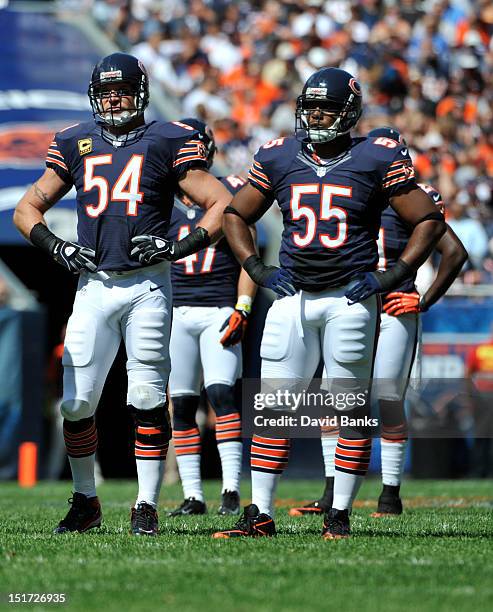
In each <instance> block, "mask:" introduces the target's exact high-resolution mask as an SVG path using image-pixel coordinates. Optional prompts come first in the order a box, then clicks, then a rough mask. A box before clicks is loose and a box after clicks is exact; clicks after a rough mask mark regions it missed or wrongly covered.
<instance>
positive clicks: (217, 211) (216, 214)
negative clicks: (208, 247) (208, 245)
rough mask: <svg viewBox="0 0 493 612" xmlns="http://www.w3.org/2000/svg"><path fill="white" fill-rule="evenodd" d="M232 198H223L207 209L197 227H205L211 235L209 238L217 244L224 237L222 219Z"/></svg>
mask: <svg viewBox="0 0 493 612" xmlns="http://www.w3.org/2000/svg"><path fill="white" fill-rule="evenodd" d="M230 202H231V197H229V198H228V199H226V198H221V199H220V200H216V201H215V202H214V204H213V205H212V206H211V207H210V208H209V209H207V212H206V213H205V215H204V216H203V217H202V219H201V220H200V222H199V223H198V224H197V227H203V228H204V229H205V230H207V233H208V234H209V238H210V239H211V242H216V240H219V238H221V236H222V235H223V230H222V218H223V211H224V209H225V208H226V206H228V204H230Z"/></svg>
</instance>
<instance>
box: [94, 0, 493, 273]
mask: <svg viewBox="0 0 493 612" xmlns="http://www.w3.org/2000/svg"><path fill="white" fill-rule="evenodd" d="M92 11H93V16H94V18H95V19H96V21H97V22H98V23H99V24H100V25H101V27H103V28H104V29H105V30H106V31H107V33H108V35H109V36H110V37H111V38H112V39H113V40H114V41H115V42H116V44H117V45H118V46H119V47H120V48H121V49H123V50H125V51H128V52H130V53H132V54H134V55H136V56H137V57H139V58H140V59H141V60H142V61H143V62H144V64H145V65H146V67H147V69H148V71H149V73H150V76H151V79H152V81H153V83H154V84H155V85H156V84H159V86H160V87H161V88H162V90H163V93H164V94H165V95H166V96H172V97H175V98H176V99H177V100H179V101H180V104H181V108H182V116H184V117H185V116H197V117H200V118H202V119H203V120H205V121H207V122H208V123H210V124H211V125H212V127H213V128H214V131H215V134H216V139H217V141H218V142H217V144H218V148H219V151H220V156H221V157H222V161H223V162H224V163H225V164H226V165H227V166H228V167H229V168H230V169H231V171H233V172H235V173H237V174H242V175H245V173H246V171H247V170H248V165H249V162H250V160H251V156H252V154H253V153H254V152H255V150H256V149H257V148H258V146H259V145H261V144H263V143H264V142H266V141H268V140H270V139H272V138H275V137H278V136H282V135H286V134H291V133H292V132H293V129H294V110H295V103H296V98H297V96H298V95H299V93H300V90H301V87H302V84H303V82H304V81H305V80H306V79H307V78H308V76H309V75H310V74H311V73H313V72H314V71H316V70H317V69H319V68H321V67H323V66H337V67H340V68H344V69H345V70H347V71H349V72H351V73H352V74H354V75H355V76H357V78H358V79H359V81H360V82H361V85H362V87H363V91H364V109H365V110H364V115H363V119H362V120H361V121H360V123H359V126H358V130H359V133H365V132H367V131H368V130H369V129H372V128H373V127H376V126H381V125H391V126H395V127H397V128H398V129H399V130H401V132H402V134H403V135H404V137H405V138H406V140H407V142H408V145H409V147H410V150H411V154H412V157H413V159H414V161H415V166H416V168H417V171H418V173H419V179H420V180H421V181H423V182H427V183H430V184H432V185H434V186H435V187H436V188H438V189H439V190H440V191H441V192H442V195H443V197H444V201H445V203H446V205H447V216H448V220H449V222H450V224H451V225H452V227H453V229H454V230H455V231H456V233H457V234H458V235H459V237H460V238H461V239H462V241H463V242H464V245H465V246H466V248H467V250H468V252H469V254H470V262H469V263H468V267H467V269H466V270H465V271H464V274H463V281H464V282H465V283H471V284H475V283H480V282H488V281H490V280H491V279H493V3H492V2H491V0H476V1H474V0H451V1H447V0H424V1H422V2H419V1H415V0H399V1H398V2H397V1H395V0H291V1H290V0H287V1H282V2H281V1H278V0H256V1H242V0H239V1H235V0H93V3H92Z"/></svg>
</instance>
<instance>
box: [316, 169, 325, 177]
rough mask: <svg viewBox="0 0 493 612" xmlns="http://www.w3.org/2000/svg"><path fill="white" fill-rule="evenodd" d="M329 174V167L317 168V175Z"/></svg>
mask: <svg viewBox="0 0 493 612" xmlns="http://www.w3.org/2000/svg"><path fill="white" fill-rule="evenodd" d="M326 174H327V168H323V167H320V168H317V176H325V175H326Z"/></svg>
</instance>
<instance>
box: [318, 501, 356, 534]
mask: <svg viewBox="0 0 493 612" xmlns="http://www.w3.org/2000/svg"><path fill="white" fill-rule="evenodd" d="M350 535H351V529H350V527H349V512H348V511H347V510H336V509H335V508H331V509H330V510H329V511H328V512H326V513H325V516H324V525H323V527H322V537H323V539H324V540H341V539H343V538H349V536H350Z"/></svg>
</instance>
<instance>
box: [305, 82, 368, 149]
mask: <svg viewBox="0 0 493 612" xmlns="http://www.w3.org/2000/svg"><path fill="white" fill-rule="evenodd" d="M317 111H319V120H318V122H317V121H313V118H312V121H310V115H312V114H313V113H315V112H317ZM324 114H330V115H331V116H333V117H335V119H334V121H333V123H332V124H331V125H330V126H328V127H326V126H325V125H324V124H323V122H322V119H323V115H324ZM360 116H361V105H360V103H359V100H357V101H356V95H355V94H350V95H349V96H348V98H347V100H346V102H345V103H344V104H341V103H340V101H339V100H335V99H331V97H330V95H323V96H318V95H316V94H315V93H313V94H312V93H310V92H309V90H308V93H306V94H302V95H301V96H299V97H298V100H297V102H296V124H295V133H296V135H297V137H298V136H299V133H300V132H302V133H303V136H302V139H304V140H308V141H309V142H311V143H315V144H322V143H327V142H331V141H332V140H334V139H335V138H339V136H343V135H344V134H347V133H348V132H349V131H350V130H351V128H353V127H354V126H355V125H356V123H357V122H358V119H359V118H360ZM305 134H306V136H305Z"/></svg>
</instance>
